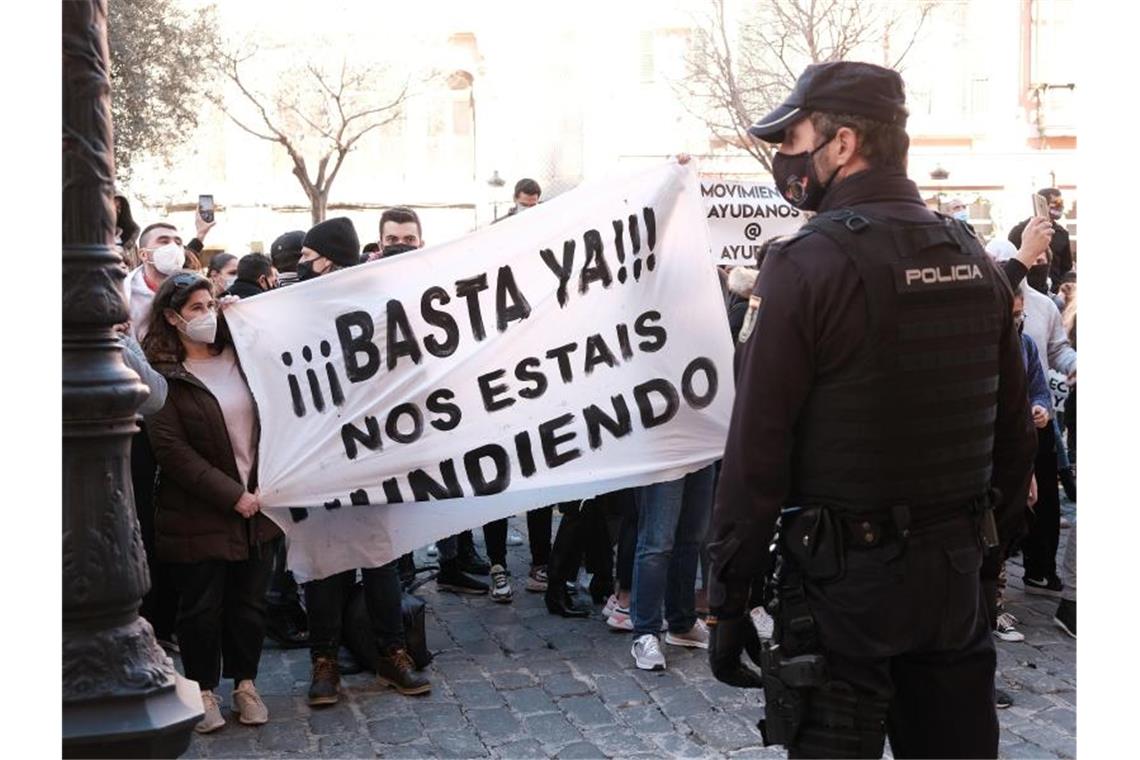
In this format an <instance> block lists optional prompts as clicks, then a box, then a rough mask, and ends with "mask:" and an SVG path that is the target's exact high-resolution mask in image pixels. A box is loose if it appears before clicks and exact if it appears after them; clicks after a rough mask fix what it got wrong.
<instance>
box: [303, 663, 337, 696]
mask: <svg viewBox="0 0 1140 760" xmlns="http://www.w3.org/2000/svg"><path fill="white" fill-rule="evenodd" d="M339 698H340V668H339V667H338V666H337V664H336V657H320V656H317V657H314V658H313V682H312V684H310V685H309V704H310V705H335V704H336V702H337V700H338V699H339Z"/></svg>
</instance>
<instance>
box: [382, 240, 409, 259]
mask: <svg viewBox="0 0 1140 760" xmlns="http://www.w3.org/2000/svg"><path fill="white" fill-rule="evenodd" d="M414 250H417V249H416V246H414V245H408V244H407V243H395V244H393V245H386V246H384V247H383V248H381V249H380V253H381V255H382V257H383V258H388V257H389V256H395V255H397V254H400V253H407V252H408V251H414Z"/></svg>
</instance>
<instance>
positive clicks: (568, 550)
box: [547, 499, 613, 583]
mask: <svg viewBox="0 0 1140 760" xmlns="http://www.w3.org/2000/svg"><path fill="white" fill-rule="evenodd" d="M558 509H559V511H560V512H561V513H562V522H560V523H559V524H558V533H557V535H555V537H554V546H553V547H552V548H551V551H550V564H549V566H548V567H547V577H548V578H549V582H550V583H562V582H564V581H573V580H575V579H576V578H577V577H578V567H579V564H580V562H581V560H582V558H583V555H585V559H586V567H587V568H589V569H590V570H592V571H593V572H594V574H595V575H601V576H602V577H606V576H607V575H610V576H612V574H613V554H612V551H611V548H610V539H609V532H608V530H607V528H606V519H605V513H604V511H603V508H602V505H601V503H600V502H598V501H596V500H594V499H587V500H586V501H584V502H581V503H579V502H576V501H568V502H563V503H562V504H560V505H559V506H558Z"/></svg>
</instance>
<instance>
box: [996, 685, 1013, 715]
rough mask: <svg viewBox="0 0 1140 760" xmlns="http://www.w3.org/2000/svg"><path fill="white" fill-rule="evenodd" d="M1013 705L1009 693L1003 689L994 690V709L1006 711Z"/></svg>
mask: <svg viewBox="0 0 1140 760" xmlns="http://www.w3.org/2000/svg"><path fill="white" fill-rule="evenodd" d="M1012 704H1013V697H1011V696H1009V693H1008V692H1004V691H1002V690H1001V689H994V707H996V708H997V709H999V710H1004V709H1005V708H1007V707H1009V706H1010V705H1012Z"/></svg>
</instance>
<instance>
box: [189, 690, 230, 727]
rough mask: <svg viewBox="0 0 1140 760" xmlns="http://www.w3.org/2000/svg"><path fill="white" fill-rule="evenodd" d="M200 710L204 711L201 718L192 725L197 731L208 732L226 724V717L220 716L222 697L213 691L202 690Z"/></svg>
mask: <svg viewBox="0 0 1140 760" xmlns="http://www.w3.org/2000/svg"><path fill="white" fill-rule="evenodd" d="M202 712H203V713H205V714H204V715H203V716H202V720H201V721H199V723H198V725H196V726H194V730H195V731H197V732H198V733H200V734H208V733H210V732H211V731H217V730H218V729H219V728H221V727H222V726H224V725H226V719H225V718H223V717H222V698H221V697H219V696H218V695H217V694H215V693H214V692H212V691H203V692H202Z"/></svg>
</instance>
